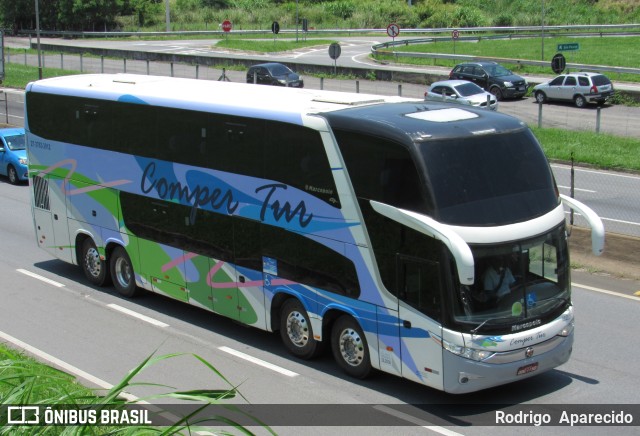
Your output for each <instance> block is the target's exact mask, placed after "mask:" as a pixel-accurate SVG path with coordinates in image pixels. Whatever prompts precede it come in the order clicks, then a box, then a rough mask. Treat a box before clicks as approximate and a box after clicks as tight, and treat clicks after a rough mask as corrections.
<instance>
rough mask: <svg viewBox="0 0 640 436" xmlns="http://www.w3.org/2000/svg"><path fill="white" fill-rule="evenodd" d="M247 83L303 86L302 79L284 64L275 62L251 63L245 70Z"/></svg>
mask: <svg viewBox="0 0 640 436" xmlns="http://www.w3.org/2000/svg"><path fill="white" fill-rule="evenodd" d="M247 83H257V84H259V85H276V86H290V87H292V88H304V80H302V77H300V76H299V75H298V74H296V73H294V72H293V71H291V69H290V68H289V67H287V66H286V65H282V64H279V63H276V62H270V63H267V64H258V65H252V66H251V67H249V69H248V70H247Z"/></svg>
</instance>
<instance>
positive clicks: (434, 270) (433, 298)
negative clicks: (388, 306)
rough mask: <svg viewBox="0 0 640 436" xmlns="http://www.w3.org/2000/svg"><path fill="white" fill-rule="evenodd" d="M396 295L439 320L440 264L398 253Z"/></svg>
mask: <svg viewBox="0 0 640 436" xmlns="http://www.w3.org/2000/svg"><path fill="white" fill-rule="evenodd" d="M397 265H398V284H399V290H400V292H399V295H398V297H399V298H400V299H401V300H402V301H405V302H406V303H408V304H409V305H411V306H413V307H415V308H416V309H418V310H419V311H420V312H422V313H424V314H425V315H427V316H429V317H430V318H432V319H434V320H440V312H441V301H440V288H441V284H440V264H439V263H438V262H431V261H427V260H424V259H417V258H412V257H408V256H402V255H398V262H397Z"/></svg>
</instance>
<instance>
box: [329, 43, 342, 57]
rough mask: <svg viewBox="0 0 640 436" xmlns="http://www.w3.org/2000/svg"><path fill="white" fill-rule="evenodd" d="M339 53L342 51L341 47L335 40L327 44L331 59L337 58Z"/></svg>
mask: <svg viewBox="0 0 640 436" xmlns="http://www.w3.org/2000/svg"><path fill="white" fill-rule="evenodd" d="M340 53H342V48H341V47H340V44H338V43H337V42H334V43H332V44H331V45H330V46H329V57H330V58H331V59H334V60H335V59H338V58H339V57H340Z"/></svg>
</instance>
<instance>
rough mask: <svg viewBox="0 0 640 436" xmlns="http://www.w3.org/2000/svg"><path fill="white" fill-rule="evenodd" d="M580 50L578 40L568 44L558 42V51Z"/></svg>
mask: <svg viewBox="0 0 640 436" xmlns="http://www.w3.org/2000/svg"><path fill="white" fill-rule="evenodd" d="M575 50H580V44H579V43H577V42H571V43H568V44H558V51H575Z"/></svg>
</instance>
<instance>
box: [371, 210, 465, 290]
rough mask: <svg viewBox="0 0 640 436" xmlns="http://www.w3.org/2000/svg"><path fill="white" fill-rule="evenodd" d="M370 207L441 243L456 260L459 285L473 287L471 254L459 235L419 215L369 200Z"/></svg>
mask: <svg viewBox="0 0 640 436" xmlns="http://www.w3.org/2000/svg"><path fill="white" fill-rule="evenodd" d="M371 206H372V207H373V209H374V210H375V211H376V212H378V213H379V214H381V215H383V216H385V217H387V218H389V219H392V220H393V221H396V222H398V223H400V224H404V225H406V226H407V227H411V228H412V229H414V230H415V231H417V232H420V233H424V234H425V235H428V236H430V237H432V238H435V239H437V240H439V241H442V243H444V244H445V245H446V246H447V248H448V249H449V251H450V252H451V254H452V255H453V257H454V259H455V260H456V267H457V269H458V279H459V280H460V283H461V284H463V285H473V282H474V280H475V268H474V261H473V254H472V253H471V248H469V245H467V243H466V242H465V241H464V239H462V238H461V237H460V235H458V234H457V233H456V232H454V231H453V230H451V229H450V228H449V227H448V226H446V225H445V224H442V223H439V222H438V221H436V220H434V219H431V218H429V217H428V216H425V215H421V214H419V213H415V212H411V211H409V210H404V209H399V208H397V207H393V206H389V205H388V204H384V203H380V202H377V201H373V200H371Z"/></svg>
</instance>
